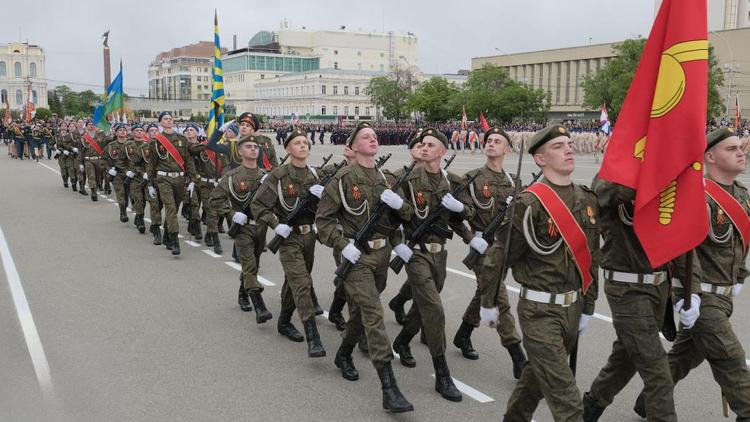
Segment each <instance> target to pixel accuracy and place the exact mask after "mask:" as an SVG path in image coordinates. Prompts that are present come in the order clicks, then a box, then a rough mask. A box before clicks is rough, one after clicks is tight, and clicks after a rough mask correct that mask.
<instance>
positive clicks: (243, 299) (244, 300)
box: [237, 281, 253, 312]
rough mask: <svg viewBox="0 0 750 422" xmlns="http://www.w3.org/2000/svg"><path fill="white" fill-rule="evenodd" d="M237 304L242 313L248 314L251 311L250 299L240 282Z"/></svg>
mask: <svg viewBox="0 0 750 422" xmlns="http://www.w3.org/2000/svg"><path fill="white" fill-rule="evenodd" d="M237 304H238V305H240V309H241V310H242V312H250V311H252V310H253V307H252V305H250V297H249V296H248V295H247V291H246V290H245V286H244V285H243V284H242V281H240V291H239V292H238V293H237Z"/></svg>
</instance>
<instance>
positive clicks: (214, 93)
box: [206, 10, 224, 138]
mask: <svg viewBox="0 0 750 422" xmlns="http://www.w3.org/2000/svg"><path fill="white" fill-rule="evenodd" d="M211 76H212V82H211V106H210V107H211V108H210V110H209V112H208V129H206V136H207V137H208V138H210V137H211V133H213V131H214V130H215V129H216V128H218V127H221V126H222V125H223V124H224V71H223V70H222V68H221V43H220V42H219V18H218V16H217V15H216V10H214V67H213V68H212V69H211Z"/></svg>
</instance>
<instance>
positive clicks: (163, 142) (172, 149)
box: [154, 133, 185, 171]
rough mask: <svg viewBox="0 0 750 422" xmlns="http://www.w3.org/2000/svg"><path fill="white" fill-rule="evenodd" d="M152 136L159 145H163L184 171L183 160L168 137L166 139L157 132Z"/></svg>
mask: <svg viewBox="0 0 750 422" xmlns="http://www.w3.org/2000/svg"><path fill="white" fill-rule="evenodd" d="M154 138H156V140H157V141H159V143H160V144H161V146H163V147H164V148H165V149H166V150H167V151H168V152H169V155H171V156H172V158H174V160H175V161H176V162H177V165H178V166H180V169H182V171H185V160H183V159H182V156H181V155H180V153H179V152H177V148H175V147H174V145H172V143H171V142H169V139H167V137H166V136H164V135H162V134H161V133H157V134H156V135H154Z"/></svg>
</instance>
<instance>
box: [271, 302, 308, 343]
mask: <svg viewBox="0 0 750 422" xmlns="http://www.w3.org/2000/svg"><path fill="white" fill-rule="evenodd" d="M276 329H277V330H278V331H279V334H281V335H282V336H284V337H286V338H288V339H289V340H291V341H295V342H297V343H302V342H303V341H305V337H304V336H303V335H302V334H301V333H300V332H299V331H297V327H295V326H294V324H292V312H285V311H284V309H282V310H281V312H280V313H279V322H278V323H277V324H276Z"/></svg>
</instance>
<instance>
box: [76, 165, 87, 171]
mask: <svg viewBox="0 0 750 422" xmlns="http://www.w3.org/2000/svg"><path fill="white" fill-rule="evenodd" d="M78 168H79V169H81V171H84V170H86V169H85V168H84V167H83V164H79V165H78Z"/></svg>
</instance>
